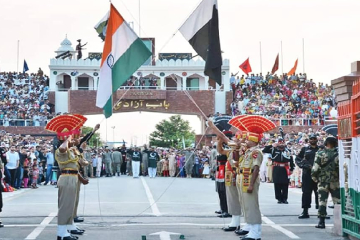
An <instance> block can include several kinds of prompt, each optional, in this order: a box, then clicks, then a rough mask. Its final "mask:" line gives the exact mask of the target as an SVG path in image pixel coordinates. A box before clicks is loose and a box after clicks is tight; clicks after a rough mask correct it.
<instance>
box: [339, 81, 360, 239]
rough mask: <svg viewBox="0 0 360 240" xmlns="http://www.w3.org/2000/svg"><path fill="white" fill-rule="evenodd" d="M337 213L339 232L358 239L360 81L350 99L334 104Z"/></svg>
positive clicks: (357, 82)
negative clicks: (337, 149) (338, 210)
mask: <svg viewBox="0 0 360 240" xmlns="http://www.w3.org/2000/svg"><path fill="white" fill-rule="evenodd" d="M338 114H339V117H338V129H339V130H338V132H339V157H340V169H339V171H340V188H341V213H342V214H341V215H342V229H343V235H344V236H347V235H350V236H354V237H356V238H359V239H360V80H356V81H354V83H353V87H352V96H351V100H349V101H344V102H341V103H339V105H338Z"/></svg>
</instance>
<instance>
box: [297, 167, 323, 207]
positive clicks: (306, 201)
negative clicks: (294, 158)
mask: <svg viewBox="0 0 360 240" xmlns="http://www.w3.org/2000/svg"><path fill="white" fill-rule="evenodd" d="M301 188H302V198H301V207H302V208H311V196H312V192H313V191H314V193H315V204H316V205H319V194H318V187H317V183H316V182H314V181H313V180H312V179H311V173H310V172H309V173H306V174H305V173H304V174H303V175H302V187H301Z"/></svg>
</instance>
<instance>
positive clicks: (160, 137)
mask: <svg viewBox="0 0 360 240" xmlns="http://www.w3.org/2000/svg"><path fill="white" fill-rule="evenodd" d="M155 128H156V130H155V131H154V132H152V133H151V134H150V146H157V147H175V148H182V147H183V144H182V139H183V138H184V140H185V147H188V146H190V144H192V143H193V142H194V141H195V132H194V130H192V129H191V127H190V123H189V121H186V120H183V119H182V118H181V116H180V115H175V116H171V117H170V119H169V120H162V121H161V122H160V123H158V124H156V126H155Z"/></svg>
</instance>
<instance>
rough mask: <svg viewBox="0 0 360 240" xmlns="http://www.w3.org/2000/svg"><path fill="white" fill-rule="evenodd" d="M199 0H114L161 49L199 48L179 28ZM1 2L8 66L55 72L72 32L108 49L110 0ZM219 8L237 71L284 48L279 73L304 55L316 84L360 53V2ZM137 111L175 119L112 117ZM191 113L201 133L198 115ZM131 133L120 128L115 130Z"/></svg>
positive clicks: (229, 1)
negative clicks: (100, 26)
mask: <svg viewBox="0 0 360 240" xmlns="http://www.w3.org/2000/svg"><path fill="white" fill-rule="evenodd" d="M199 2H200V0H112V3H113V4H114V5H115V7H116V8H117V9H118V10H119V12H120V13H121V14H122V15H123V17H124V18H125V19H126V21H128V22H133V23H134V29H135V31H136V32H137V33H138V34H139V23H140V30H141V31H140V36H141V37H155V38H156V44H155V48H156V53H159V52H163V53H164V52H193V50H192V48H191V46H190V45H189V44H188V43H187V42H186V41H185V39H184V38H183V37H182V35H181V34H180V33H179V32H177V29H178V28H179V27H180V26H181V24H182V23H183V22H184V21H185V20H186V18H187V17H188V16H189V15H190V13H191V12H192V11H193V10H194V9H195V8H196V6H197V5H198V4H199ZM139 3H140V8H139ZM0 6H1V14H0V22H1V23H2V24H1V25H0V32H1V34H0V39H1V40H0V71H16V70H17V68H19V70H21V69H22V64H23V60H24V59H26V61H27V63H28V66H29V68H30V72H31V71H37V69H38V68H39V67H41V68H42V69H43V70H44V72H45V73H49V68H48V65H49V62H50V59H51V58H53V57H55V53H54V51H55V50H57V48H59V46H60V42H61V41H62V40H63V39H64V38H65V35H67V36H68V39H69V40H70V41H71V42H72V43H73V47H75V44H76V40H77V39H82V42H83V43H85V42H88V45H87V46H86V50H85V52H84V53H83V56H87V52H88V51H90V52H101V51H102V48H103V42H102V41H101V39H100V38H98V37H97V34H96V32H95V30H94V28H93V27H94V25H95V24H96V23H97V22H98V21H99V20H100V19H101V18H102V17H103V16H104V15H105V14H106V12H107V11H108V10H109V1H108V0H76V1H70V0H62V1H49V0H32V1H28V0H16V1H8V0H0ZM218 8H219V24H220V26H219V27H220V41H221V48H222V50H223V52H224V53H223V58H227V59H230V67H231V72H237V71H238V70H239V68H238V66H239V65H240V64H241V63H242V62H243V61H245V60H246V59H247V58H248V57H249V58H250V64H251V67H252V69H253V72H254V73H259V72H260V71H261V70H262V72H263V73H264V74H265V73H266V72H268V71H270V70H271V68H272V66H273V64H274V61H275V58H276V55H277V54H278V53H280V69H279V72H278V73H280V72H281V70H282V69H283V72H288V71H289V70H290V69H291V68H292V67H293V65H294V62H295V60H296V59H299V63H298V72H303V69H304V68H305V72H306V73H307V75H308V77H310V78H312V79H314V81H315V82H325V83H330V81H331V80H332V79H336V78H338V77H341V76H343V75H347V74H349V73H350V70H351V69H350V64H351V62H353V61H356V60H358V59H359V58H360V48H359V43H360V31H359V30H360V14H359V13H358V12H359V10H360V1H358V0H316V1H314V0H252V1H245V0H218ZM139 9H140V19H139ZM303 39H304V48H303ZM18 41H19V43H20V44H19V50H20V51H19V66H17V45H18ZM260 42H261V55H262V58H260ZM281 42H282V55H281V44H280V43H281ZM303 50H304V51H303ZM303 53H304V56H305V58H303ZM281 56H282V57H281ZM304 59H305V61H304ZM282 63H283V64H282ZM304 63H305V64H304ZM260 65H262V69H260ZM132 114H135V115H136V116H137V115H139V116H141V117H139V118H140V119H142V118H144V119H147V120H149V119H152V120H151V121H154V122H158V121H159V120H161V119H163V118H168V117H169V115H166V114H150V113H141V114H140V113H131V114H130V113H129V114H115V115H114V116H113V117H112V118H114V119H117V120H119V119H128V117H129V118H130V119H131V117H132V116H133V115H132ZM135 115H134V116H135ZM97 118H101V117H100V116H98V117H97V116H90V117H89V121H88V125H92V123H93V122H95V121H96V120H97ZM188 118H189V120H190V121H191V124H192V126H193V128H194V129H195V130H196V132H199V131H200V123H199V121H198V118H197V117H196V116H189V117H188ZM136 119H137V118H136ZM109 121H110V120H109ZM142 124H145V121H143V122H142ZM108 125H109V124H108ZM150 125H151V126H150ZM115 129H117V128H115ZM124 130H126V129H123V130H121V129H120V127H119V129H118V131H119V132H116V134H115V135H117V134H121V131H122V132H125V131H124ZM152 130H154V124H153V123H151V124H150V123H149V126H148V128H145V129H141V132H146V134H148V133H149V132H151V131H152ZM115 131H116V130H115ZM105 132H106V131H105V129H102V131H101V134H102V135H101V136H102V138H105V137H104V135H106V134H105ZM109 132H112V129H111V131H110V130H109V129H108V135H109ZM146 134H145V135H146ZM126 137H127V138H130V137H131V136H129V134H128V135H126ZM141 138H144V137H141V136H140V135H139V136H138V139H141ZM115 140H117V139H115ZM138 141H139V140H138Z"/></svg>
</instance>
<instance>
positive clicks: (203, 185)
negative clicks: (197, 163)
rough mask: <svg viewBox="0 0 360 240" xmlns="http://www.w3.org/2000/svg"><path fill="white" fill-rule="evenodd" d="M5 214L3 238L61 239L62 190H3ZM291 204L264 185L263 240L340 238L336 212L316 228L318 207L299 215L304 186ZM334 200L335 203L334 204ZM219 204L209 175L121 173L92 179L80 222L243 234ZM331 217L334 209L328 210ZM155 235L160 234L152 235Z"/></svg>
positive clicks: (195, 236) (112, 234)
mask: <svg viewBox="0 0 360 240" xmlns="http://www.w3.org/2000/svg"><path fill="white" fill-rule="evenodd" d="M3 196H4V208H3V212H2V213H1V215H0V216H1V218H2V220H3V223H4V224H5V228H2V229H0V239H4V240H5V239H39V240H40V239H43V240H49V239H56V221H57V219H56V214H57V189H56V188H55V187H54V186H51V185H48V186H40V187H39V188H38V189H35V190H32V189H26V190H24V189H22V190H19V191H16V192H14V193H3ZM288 201H289V204H288V205H285V204H277V201H276V200H275V198H274V190H273V185H272V184H270V183H263V184H261V189H260V205H261V212H262V214H263V225H262V226H263V227H262V239H267V240H275V239H276V240H285V239H307V240H324V239H327V240H337V239H343V238H341V237H337V236H334V235H333V234H332V230H331V227H332V224H333V222H332V217H331V220H327V222H326V224H327V227H328V228H326V229H325V230H318V229H315V228H314V226H315V224H316V223H317V217H316V210H315V208H312V209H311V210H310V214H311V218H310V219H305V220H299V219H298V218H297V216H298V214H299V213H300V212H301V189H289V199H288ZM330 204H332V203H330ZM218 209H219V203H218V196H217V193H216V192H215V183H214V181H211V180H209V179H180V178H155V179H149V178H148V177H145V178H139V179H133V178H132V177H127V176H121V177H112V178H100V179H91V181H90V184H89V185H87V186H82V189H81V195H80V205H79V210H78V213H79V215H80V216H84V217H85V222H84V223H83V224H79V226H80V227H81V228H84V229H85V230H86V233H85V234H84V235H83V236H80V238H79V239H87V240H93V239H94V240H95V239H106V240H112V239H114V240H115V239H116V240H118V239H130V240H142V236H144V238H143V239H145V238H146V239H147V240H175V239H179V237H180V235H184V237H185V239H189V240H190V239H192V240H202V239H204V240H205V239H206V240H212V239H214V240H217V239H223V240H228V239H229V240H230V239H239V237H237V236H235V234H234V233H232V232H230V233H225V232H223V231H222V230H221V228H222V227H224V226H227V224H228V223H229V222H230V219H229V218H227V219H220V218H218V217H216V216H217V215H216V214H215V213H214V211H215V210H218ZM328 210H329V211H328V214H329V215H330V216H332V210H331V209H328ZM151 234H155V235H151Z"/></svg>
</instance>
